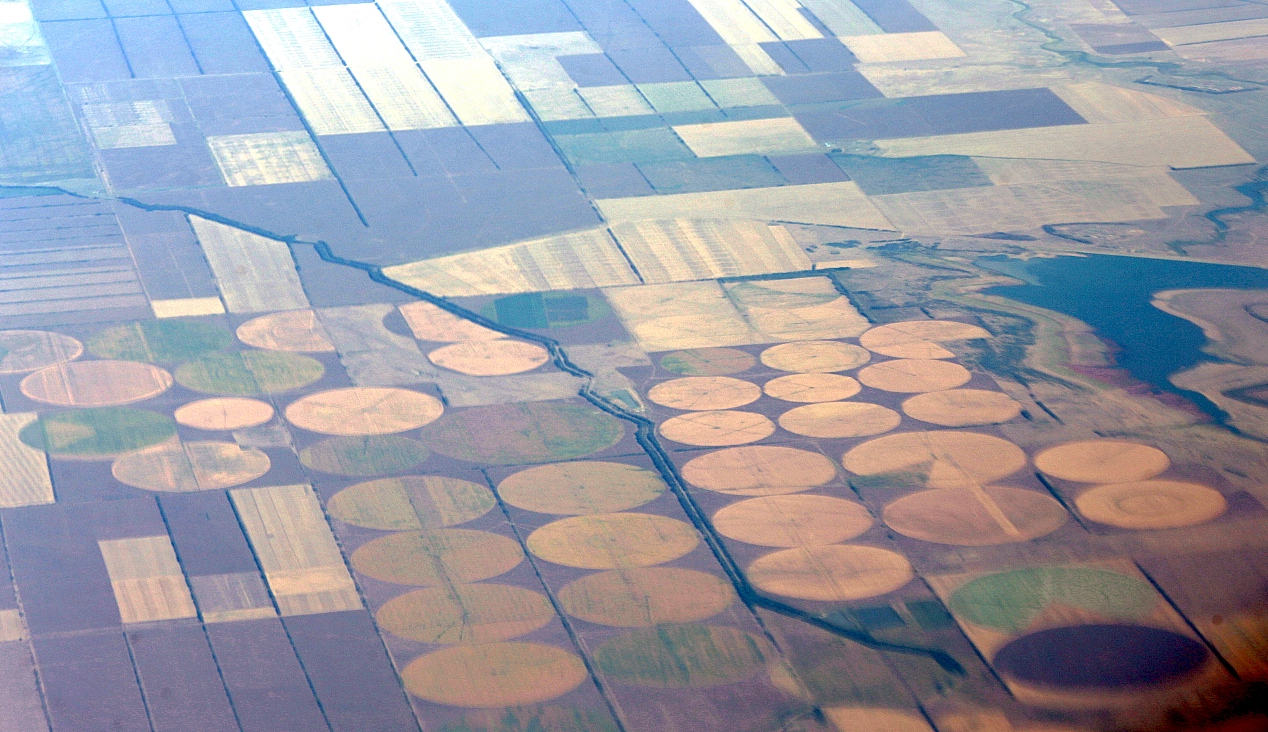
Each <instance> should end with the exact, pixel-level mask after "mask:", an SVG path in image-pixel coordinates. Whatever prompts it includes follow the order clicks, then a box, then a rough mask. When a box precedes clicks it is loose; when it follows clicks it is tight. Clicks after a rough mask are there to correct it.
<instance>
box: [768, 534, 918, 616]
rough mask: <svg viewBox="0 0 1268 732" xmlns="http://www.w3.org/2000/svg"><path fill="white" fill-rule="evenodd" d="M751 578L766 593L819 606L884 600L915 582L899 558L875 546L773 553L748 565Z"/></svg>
mask: <svg viewBox="0 0 1268 732" xmlns="http://www.w3.org/2000/svg"><path fill="white" fill-rule="evenodd" d="M747 574H748V578H749V581H750V582H752V583H753V586H754V587H756V588H757V589H759V590H761V591H763V592H768V593H771V594H773V595H782V596H784V597H795V598H798V599H801V600H819V601H821V602H847V601H849V600H862V599H864V598H868V597H876V596H877V595H884V594H886V593H888V592H893V591H894V590H897V589H898V588H900V587H902V586H903V585H905V584H907V583H908V582H910V581H911V580H912V578H913V577H915V574H914V573H913V572H912V569H911V564H910V563H908V561H907V558H906V557H904V556H903V555H901V554H898V553H896V552H891V551H889V550H887V549H879V548H877V547H873V546H841V545H830V546H810V547H798V548H796V549H782V550H780V551H777V552H771V553H770V554H767V555H765V556H762V557H759V558H758V559H757V560H756V561H754V562H753V563H752V564H750V565H749V566H748V570H747Z"/></svg>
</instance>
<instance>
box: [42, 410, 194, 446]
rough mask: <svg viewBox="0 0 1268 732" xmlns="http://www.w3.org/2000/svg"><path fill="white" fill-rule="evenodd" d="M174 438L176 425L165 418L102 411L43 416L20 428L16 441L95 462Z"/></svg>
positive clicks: (76, 411) (143, 414)
mask: <svg viewBox="0 0 1268 732" xmlns="http://www.w3.org/2000/svg"><path fill="white" fill-rule="evenodd" d="M175 435H176V423H175V422H173V421H172V419H171V418H170V417H167V416H165V415H162V414H156V413H155V412H149V411H146V410H144V409H130V408H128V407H103V408H100V409H75V410H72V411H68V412H58V413H56V414H46V415H44V416H43V417H40V418H39V419H37V420H36V421H34V422H32V423H31V424H29V425H27V426H26V427H24V428H22V432H21V433H19V438H20V439H21V440H22V441H23V442H25V443H26V444H28V445H30V446H31V447H34V448H36V449H39V450H46V451H48V452H49V453H51V454H53V455H57V456H61V457H71V458H87V459H95V458H110V457H113V456H115V455H118V454H119V453H123V452H129V451H131V450H139V449H141V448H143V447H149V446H150V445H156V444H158V443H160V442H163V441H164V440H167V439H169V438H171V437H174V436H175Z"/></svg>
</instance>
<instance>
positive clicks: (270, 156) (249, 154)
mask: <svg viewBox="0 0 1268 732" xmlns="http://www.w3.org/2000/svg"><path fill="white" fill-rule="evenodd" d="M207 145H208V147H210V148H211V155H212V157H213V158H214V159H215V161H216V166H217V167H218V168H219V169H220V174H221V175H223V176H224V179H225V182H226V183H228V184H229V185H230V186H264V185H272V184H275V183H303V182H305V181H314V180H328V179H331V178H333V177H334V176H333V175H331V173H330V169H329V168H327V167H326V161H324V160H322V158H321V153H320V152H319V151H318V150H317V146H316V145H314V144H313V141H312V140H311V139H309V137H308V134H307V133H305V132H260V133H254V134H249V135H222V136H212V137H208V138H207Z"/></svg>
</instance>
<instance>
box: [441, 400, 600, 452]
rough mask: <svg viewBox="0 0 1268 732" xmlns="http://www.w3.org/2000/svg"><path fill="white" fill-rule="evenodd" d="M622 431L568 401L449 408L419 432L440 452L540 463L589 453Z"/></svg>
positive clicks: (594, 411)
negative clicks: (453, 409)
mask: <svg viewBox="0 0 1268 732" xmlns="http://www.w3.org/2000/svg"><path fill="white" fill-rule="evenodd" d="M624 435H625V425H624V424H622V423H621V421H620V420H618V419H616V418H615V417H611V416H609V415H607V414H605V413H603V412H600V411H599V410H597V409H595V408H593V407H590V406H583V405H579V404H570V403H568V402H527V403H522V404H496V405H493V406H488V407H473V408H471V409H462V410H456V411H451V412H449V413H448V414H446V415H445V416H444V417H442V418H441V419H439V420H437V421H436V422H434V423H432V424H431V425H428V427H427V428H426V429H424V430H423V439H424V440H426V441H427V444H428V446H429V447H431V448H432V449H433V450H435V451H436V452H438V453H440V454H442V455H448V456H449V457H453V458H458V459H459V460H466V461H467V462H472V463H480V464H483V465H516V464H519V463H542V462H556V461H562V460H573V459H575V458H580V457H585V456H587V455H592V454H594V453H596V452H599V451H600V450H605V449H607V448H609V447H611V446H613V445H615V444H616V443H617V442H620V440H621V438H622V437H623V436H624Z"/></svg>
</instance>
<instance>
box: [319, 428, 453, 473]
mask: <svg viewBox="0 0 1268 732" xmlns="http://www.w3.org/2000/svg"><path fill="white" fill-rule="evenodd" d="M428 454H429V453H428V451H427V448H426V447H424V446H423V443H421V442H419V441H418V440H411V439H409V438H408V437H400V436H399V435H370V436H367V437H333V438H331V439H329V440H322V441H321V442H318V443H317V444H315V445H312V446H310V447H306V448H304V449H303V450H301V451H300V453H299V461H300V462H301V463H303V464H304V465H305V466H307V467H310V468H312V469H313V470H320V471H321V472H323V473H331V474H334V475H347V476H349V477H356V478H361V477H368V476H373V475H392V474H393V473H402V472H405V471H406V470H409V469H410V468H412V467H414V466H416V465H418V464H419V463H421V462H423V461H424V460H426V459H427V456H428Z"/></svg>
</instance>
